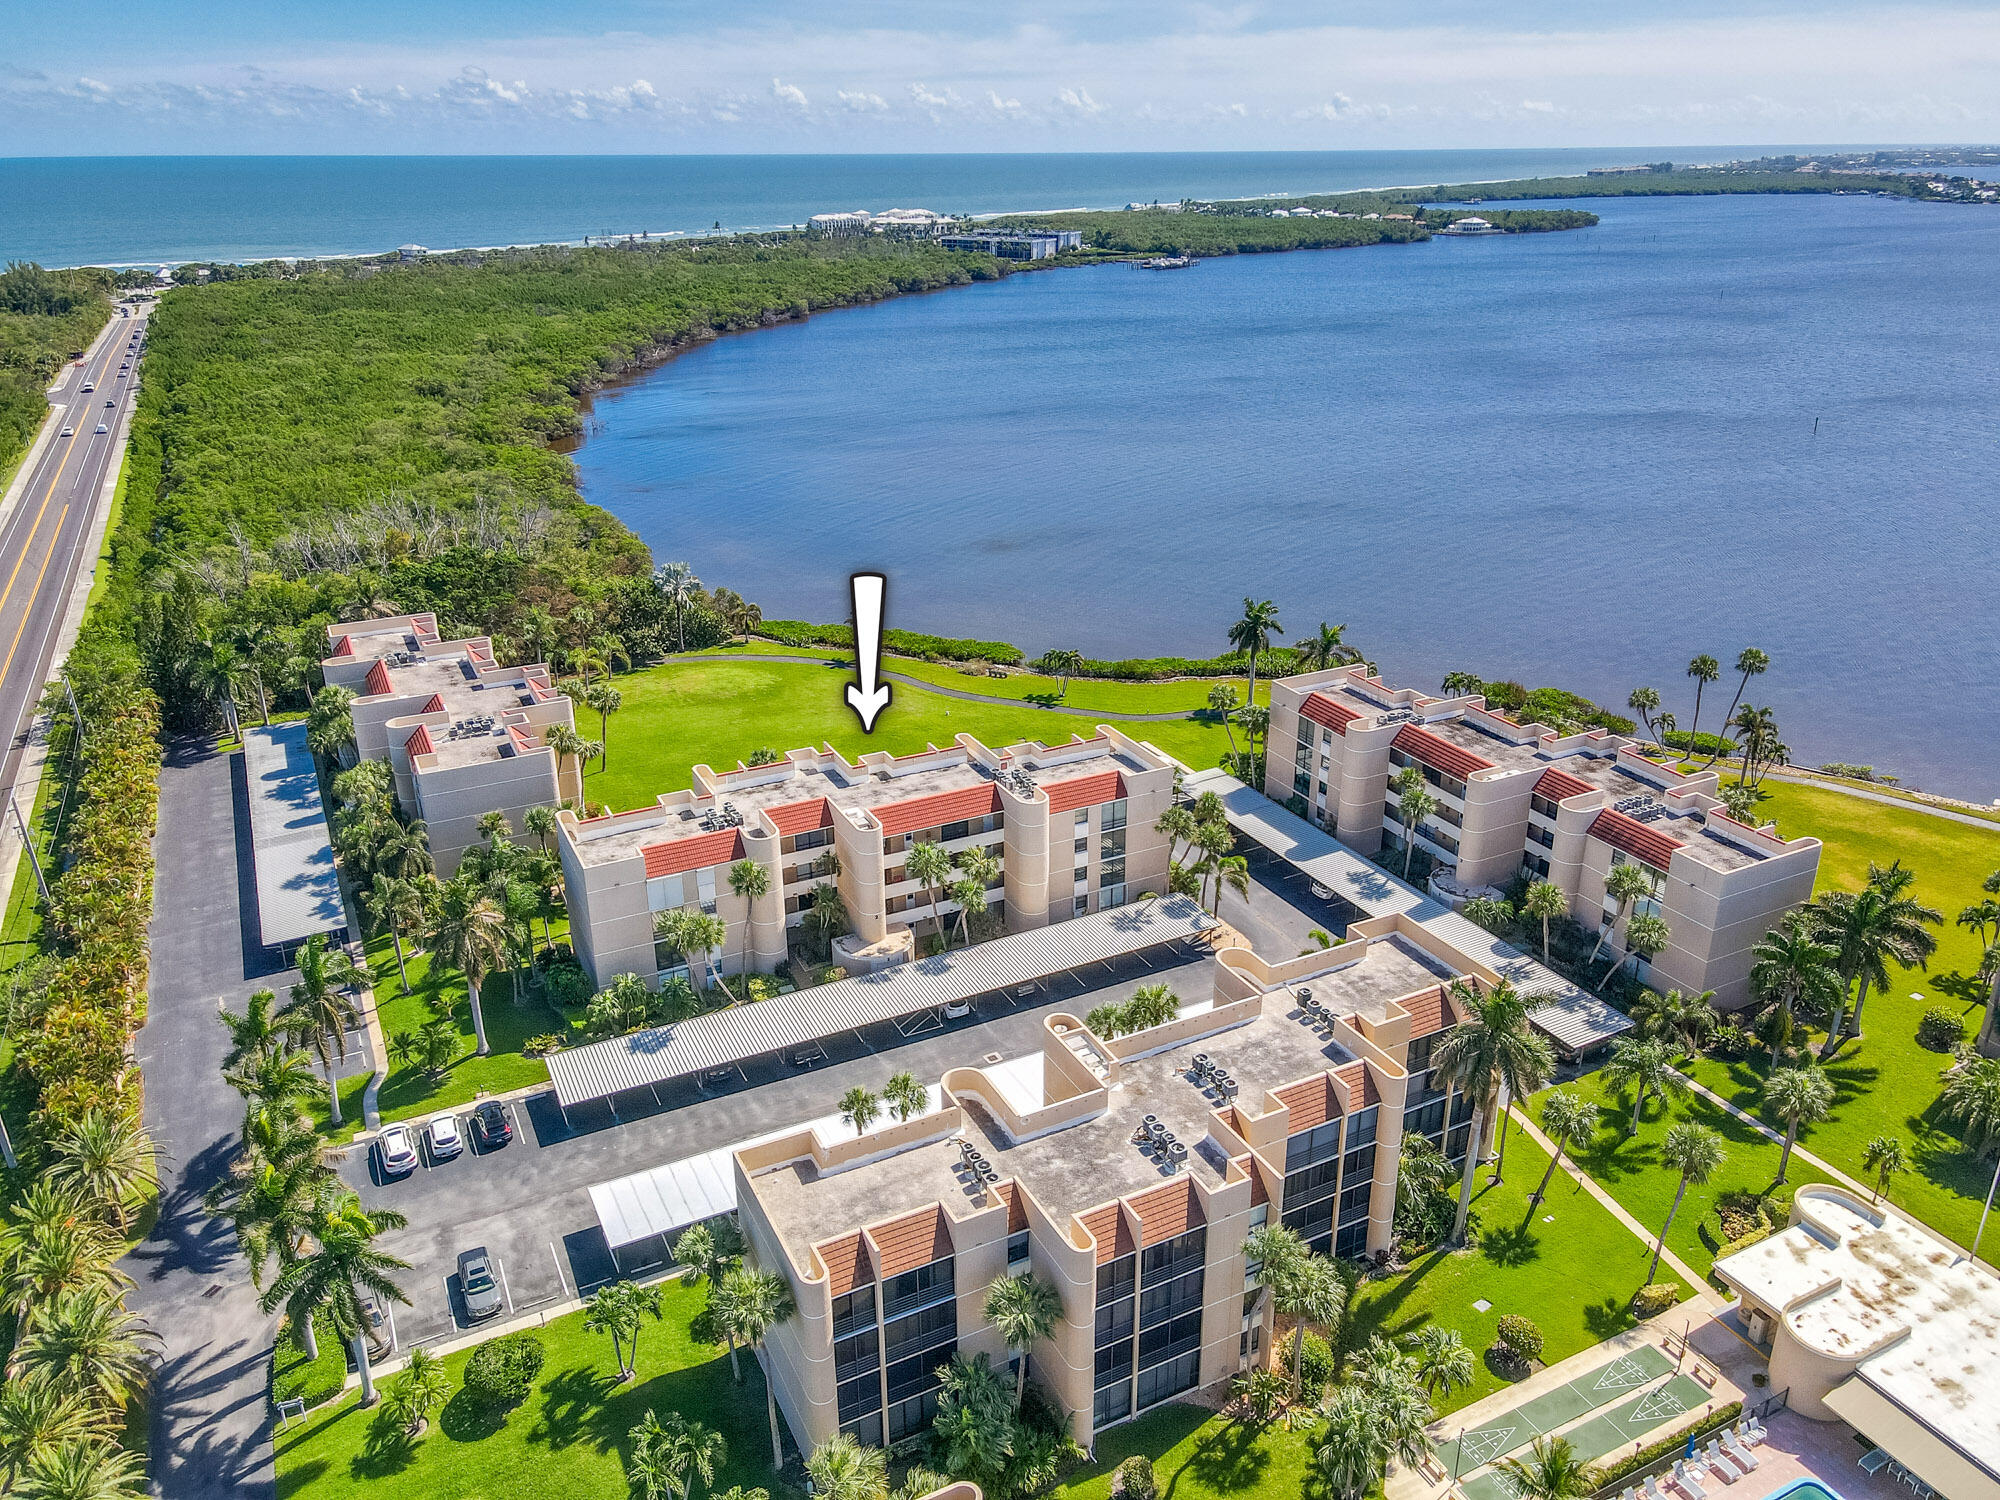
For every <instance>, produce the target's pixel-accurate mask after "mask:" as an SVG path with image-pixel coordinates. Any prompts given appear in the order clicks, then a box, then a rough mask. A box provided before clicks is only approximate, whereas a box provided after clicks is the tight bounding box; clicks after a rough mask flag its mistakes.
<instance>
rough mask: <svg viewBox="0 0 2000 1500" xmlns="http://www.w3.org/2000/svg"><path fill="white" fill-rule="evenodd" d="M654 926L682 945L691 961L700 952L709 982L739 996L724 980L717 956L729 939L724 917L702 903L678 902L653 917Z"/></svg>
mask: <svg viewBox="0 0 2000 1500" xmlns="http://www.w3.org/2000/svg"><path fill="white" fill-rule="evenodd" d="M653 930H654V931H655V932H657V933H658V934H659V935H660V936H661V937H663V938H665V939H666V940H667V941H668V942H669V943H671V944H672V945H673V946H674V947H675V948H677V949H679V950H680V954H681V957H683V958H685V959H686V960H688V962H689V963H693V962H694V960H695V959H696V957H697V956H699V957H700V960H701V967H702V971H703V973H705V974H706V975H707V976H708V983H709V984H710V985H712V986H714V987H715V988H716V989H719V990H721V991H722V993H723V994H725V995H727V996H729V998H730V999H731V1000H732V1001H733V1000H734V999H735V998H736V996H735V994H734V993H732V992H731V990H730V988H729V986H728V985H727V984H726V983H724V981H723V978H722V965H721V964H720V963H719V962H717V960H716V957H715V954H716V950H717V949H719V948H720V947H721V946H722V945H723V944H724V943H726V942H727V941H728V940H729V924H728V923H726V922H724V921H723V920H722V918H721V917H712V916H710V915H709V914H708V913H707V912H705V911H703V910H702V909H701V908H700V907H699V906H675V907H670V908H669V909H668V910H666V911H663V912H660V913H659V914H658V915H656V916H655V917H654V918H653Z"/></svg>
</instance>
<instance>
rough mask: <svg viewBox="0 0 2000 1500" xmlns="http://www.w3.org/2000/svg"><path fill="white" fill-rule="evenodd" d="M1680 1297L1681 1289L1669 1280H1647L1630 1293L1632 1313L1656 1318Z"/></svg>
mask: <svg viewBox="0 0 2000 1500" xmlns="http://www.w3.org/2000/svg"><path fill="white" fill-rule="evenodd" d="M1680 1297H1681V1289H1680V1288H1679V1287H1677V1286H1675V1285H1674V1284H1673V1283H1672V1282H1671V1281H1654V1282H1649V1283H1648V1284H1647V1285H1645V1286H1642V1287H1640V1288H1639V1290H1638V1291H1636V1292H1634V1293H1633V1294H1632V1314H1633V1316H1634V1317H1638V1318H1656V1317H1658V1316H1659V1315H1660V1314H1661V1313H1663V1312H1665V1311H1666V1310H1667V1309H1668V1308H1670V1307H1672V1306H1673V1305H1674V1304H1675V1303H1676V1302H1678V1301H1680Z"/></svg>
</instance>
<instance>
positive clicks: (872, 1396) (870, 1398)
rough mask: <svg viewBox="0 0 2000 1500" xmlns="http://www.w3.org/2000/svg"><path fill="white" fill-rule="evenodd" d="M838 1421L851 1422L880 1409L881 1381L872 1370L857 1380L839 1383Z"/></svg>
mask: <svg viewBox="0 0 2000 1500" xmlns="http://www.w3.org/2000/svg"><path fill="white" fill-rule="evenodd" d="M839 1396H840V1420H841V1421H842V1422H843V1423H846V1422H851V1421H853V1420H854V1419H855V1418H856V1417H860V1416H865V1415H866V1414H867V1413H869V1412H875V1411H880V1410H881V1409H882V1381H881V1378H880V1377H879V1376H878V1375H876V1373H875V1372H874V1371H873V1370H870V1371H869V1372H868V1373H867V1374H866V1375H863V1376H861V1377H860V1378H859V1379H857V1380H843V1381H842V1382H841V1383H840V1390H839Z"/></svg>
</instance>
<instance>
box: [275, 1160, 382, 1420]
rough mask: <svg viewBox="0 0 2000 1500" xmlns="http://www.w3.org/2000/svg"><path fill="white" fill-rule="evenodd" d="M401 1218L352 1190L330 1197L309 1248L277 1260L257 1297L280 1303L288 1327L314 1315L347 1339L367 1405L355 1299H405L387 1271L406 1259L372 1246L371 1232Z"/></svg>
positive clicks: (367, 1379)
mask: <svg viewBox="0 0 2000 1500" xmlns="http://www.w3.org/2000/svg"><path fill="white" fill-rule="evenodd" d="M407 1222H408V1221H407V1220H406V1219H404V1217H403V1216H402V1215H401V1214H399V1213H396V1212H395V1211H394V1210H392V1209H386V1208H384V1209H377V1210H375V1212H373V1213H370V1212H368V1211H367V1210H365V1209H364V1208H362V1206H361V1200H360V1199H359V1198H357V1197H355V1196H354V1195H353V1194H352V1193H347V1194H344V1195H342V1196H340V1197H338V1198H334V1199H332V1200H331V1201H329V1202H328V1203H326V1204H325V1205H324V1206H323V1207H322V1209H321V1211H320V1215H319V1219H318V1222H316V1223H315V1224H314V1225H313V1227H312V1231H311V1234H312V1242H313V1248H311V1249H309V1250H307V1251H305V1252H304V1253H303V1254H300V1255H299V1256H297V1257H296V1258H294V1259H293V1260H291V1261H290V1262H288V1263H287V1264H286V1265H284V1266H282V1267H281V1268H280V1269H279V1271H278V1274H277V1275H276V1276H275V1277H273V1278H272V1281H271V1284H270V1285H269V1286H268V1287H266V1288H265V1289H264V1292H263V1295H262V1296H261V1297H259V1298H258V1301H259V1303H260V1304H261V1305H262V1307H263V1309H264V1311H265V1312H274V1311H276V1310H277V1309H278V1308H280V1307H282V1308H284V1309H285V1315H286V1316H287V1317H288V1318H290V1319H291V1320H292V1327H294V1328H297V1329H300V1330H305V1329H308V1328H311V1327H312V1326H313V1324H314V1321H315V1320H316V1319H324V1320H325V1321H326V1323H327V1326H328V1327H330V1328H332V1329H333V1330H334V1331H335V1332H336V1333H337V1334H339V1336H340V1337H341V1338H344V1339H346V1340H348V1341H349V1343H350V1344H351V1345H352V1347H353V1350H354V1366H355V1368H356V1369H357V1370H359V1371H360V1372H361V1404H362V1405H363V1406H373V1405H374V1404H375V1399H376V1397H375V1374H374V1370H373V1367H372V1366H371V1365H370V1364H369V1362H368V1338H367V1329H368V1319H367V1316H366V1314H365V1312H364V1311H363V1309H362V1306H361V1299H362V1297H363V1296H364V1295H368V1296H372V1297H374V1298H375V1299H376V1301H377V1302H378V1303H389V1302H401V1303H402V1304H404V1305H405V1306H408V1305H409V1301H410V1299H409V1298H408V1297H406V1296H404V1295H403V1289H402V1288H401V1287H399V1286H397V1285H396V1282H395V1279H394V1276H393V1274H392V1273H394V1272H396V1271H407V1270H409V1269H410V1267H409V1263H408V1262H407V1261H401V1260H398V1259H396V1257H395V1256H393V1255H390V1254H387V1253H386V1252H384V1251H381V1250H377V1249H376V1248H375V1236H376V1235H378V1234H380V1233H381V1232H382V1231H383V1230H385V1229H401V1228H402V1227H403V1226H404V1225H405V1224H406V1223H407Z"/></svg>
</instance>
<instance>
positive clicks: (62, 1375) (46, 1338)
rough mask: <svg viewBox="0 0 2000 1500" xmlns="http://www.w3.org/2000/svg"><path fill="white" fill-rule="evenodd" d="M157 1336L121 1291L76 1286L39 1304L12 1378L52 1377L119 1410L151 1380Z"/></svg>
mask: <svg viewBox="0 0 2000 1500" xmlns="http://www.w3.org/2000/svg"><path fill="white" fill-rule="evenodd" d="M157 1342H158V1340H157V1338H156V1336H155V1335H154V1334H153V1332H152V1330H150V1329H149V1328H147V1327H146V1325H145V1324H144V1323H143V1322H142V1321H141V1320H140V1319H139V1318H138V1317H137V1316H136V1315H135V1314H132V1313H129V1312H127V1311H126V1310H125V1305H124V1303H123V1302H121V1301H120V1300H119V1299H118V1298H117V1297H116V1296H115V1295H113V1294H112V1293H110V1292H107V1291H105V1290H103V1289H102V1288H100V1287H75V1288H72V1289H71V1290H69V1291H66V1292H64V1293H62V1295H60V1296H59V1297H57V1298H56V1299H55V1301H54V1302H53V1303H52V1304H51V1305H49V1306H47V1307H44V1308H40V1309H38V1310H37V1313H36V1317H35V1321H34V1322H33V1323H32V1324H30V1325H29V1326H28V1327H27V1329H26V1330H25V1331H23V1333H22V1334H21V1337H20V1341H19V1342H18V1343H17V1344H16V1345H15V1346H14V1360H13V1367H12V1371H11V1373H10V1378H12V1379H21V1380H31V1381H33V1380H42V1381H47V1382H48V1383H49V1384H50V1385H51V1386H53V1387H55V1389H57V1390H58V1391H61V1392H63V1393H65V1394H67V1395H72V1396H76V1397H78V1398H80V1399H82V1400H83V1401H86V1402H89V1403H91V1404H93V1405H96V1406H98V1407H99V1408H101V1409H104V1410H110V1411H116V1410H119V1409H121V1408H122V1407H123V1406H124V1405H125V1403H126V1401H127V1400H128V1399H129V1398H130V1397H131V1396H132V1394H133V1393H134V1392H135V1391H137V1390H139V1389H140V1388H141V1387H142V1386H144V1385H145V1383H146V1376H147V1373H148V1371H149V1370H150V1368H151V1365H152V1352H151V1347H152V1345H154V1344H156V1343H157Z"/></svg>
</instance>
